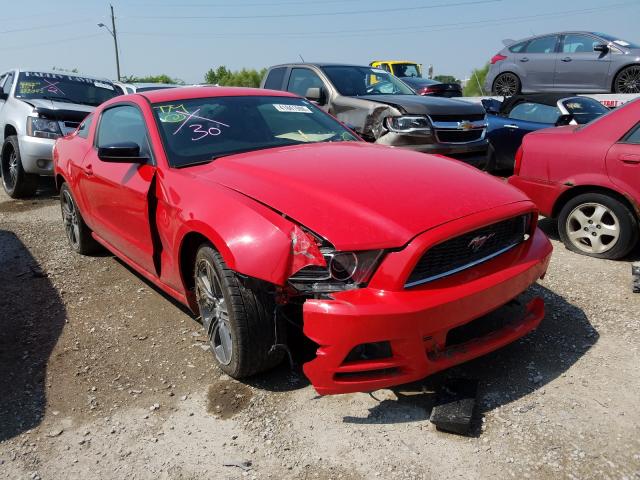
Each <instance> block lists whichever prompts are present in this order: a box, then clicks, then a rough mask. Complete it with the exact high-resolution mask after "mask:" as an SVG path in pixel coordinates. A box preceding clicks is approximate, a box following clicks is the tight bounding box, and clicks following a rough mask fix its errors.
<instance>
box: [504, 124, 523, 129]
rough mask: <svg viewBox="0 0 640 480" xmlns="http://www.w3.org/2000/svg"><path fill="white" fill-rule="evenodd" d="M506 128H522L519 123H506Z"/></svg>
mask: <svg viewBox="0 0 640 480" xmlns="http://www.w3.org/2000/svg"><path fill="white" fill-rule="evenodd" d="M504 128H520V127H519V126H518V125H513V124H512V123H510V124H508V125H505V126H504Z"/></svg>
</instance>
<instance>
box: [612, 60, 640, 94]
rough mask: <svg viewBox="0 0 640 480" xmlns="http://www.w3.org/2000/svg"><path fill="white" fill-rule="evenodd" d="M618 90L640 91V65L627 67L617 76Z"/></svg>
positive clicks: (626, 91)
mask: <svg viewBox="0 0 640 480" xmlns="http://www.w3.org/2000/svg"><path fill="white" fill-rule="evenodd" d="M615 91H616V92H619V93H640V66H633V67H627V68H625V69H624V70H623V71H622V72H620V74H619V75H618V77H617V78H616V88H615Z"/></svg>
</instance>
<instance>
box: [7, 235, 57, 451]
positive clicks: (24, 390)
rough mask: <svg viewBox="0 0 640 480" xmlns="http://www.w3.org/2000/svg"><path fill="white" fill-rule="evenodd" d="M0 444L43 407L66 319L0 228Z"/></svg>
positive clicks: (47, 285)
mask: <svg viewBox="0 0 640 480" xmlns="http://www.w3.org/2000/svg"><path fill="white" fill-rule="evenodd" d="M0 285H2V295H0V319H2V320H0V442H2V441H4V440H8V439H10V438H12V437H15V436H16V435H20V434H21V433H23V432H25V431H27V430H30V429H32V428H34V427H36V426H37V425H39V424H40V422H41V421H42V419H43V417H44V414H45V408H46V372H47V362H48V361H49V356H50V355H51V352H52V350H53V348H54V346H55V345H56V342H57V341H58V338H59V337H60V335H61V333H62V329H63V327H64V324H65V321H66V318H67V315H66V309H65V307H64V304H63V302H62V299H61V298H60V296H59V294H58V292H57V290H56V289H55V287H54V286H53V285H52V283H51V281H50V280H49V279H48V278H47V274H46V272H43V271H42V270H41V268H40V266H39V265H38V262H37V260H36V259H35V258H33V256H32V255H31V254H30V253H29V251H28V250H27V248H26V247H25V246H24V245H23V244H22V242H21V241H20V240H19V239H18V237H16V235H15V234H14V233H13V232H9V231H6V230H0Z"/></svg>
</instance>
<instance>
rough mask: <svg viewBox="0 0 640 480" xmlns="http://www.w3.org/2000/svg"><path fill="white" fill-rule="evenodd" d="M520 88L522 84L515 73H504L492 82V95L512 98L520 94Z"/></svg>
mask: <svg viewBox="0 0 640 480" xmlns="http://www.w3.org/2000/svg"><path fill="white" fill-rule="evenodd" d="M521 88H522V84H521V83H520V79H519V78H518V76H517V75H516V74H515V73H511V72H505V73H501V74H500V75H498V76H497V77H496V79H495V80H494V81H493V90H492V93H493V94H494V95H501V96H503V97H512V96H513V95H516V94H518V93H520V89H521Z"/></svg>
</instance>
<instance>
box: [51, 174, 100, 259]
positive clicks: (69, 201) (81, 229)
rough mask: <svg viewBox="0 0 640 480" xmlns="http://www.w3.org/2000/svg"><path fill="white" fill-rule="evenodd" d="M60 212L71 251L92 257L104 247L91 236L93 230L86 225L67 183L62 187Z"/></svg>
mask: <svg viewBox="0 0 640 480" xmlns="http://www.w3.org/2000/svg"><path fill="white" fill-rule="evenodd" d="M60 210H61V212H62V221H63V223H64V230H65V235H66V237H67V241H68V242H69V246H70V247H71V250H73V251H74V252H76V253H79V254H81V255H91V254H92V253H96V252H98V251H100V250H101V248H102V247H101V245H100V244H99V243H98V242H96V240H95V239H94V238H93V237H92V236H91V229H90V228H89V227H88V226H87V224H86V223H84V219H83V218H82V215H81V214H80V210H79V209H78V206H77V204H76V201H75V199H74V198H73V195H72V193H71V189H70V188H69V186H68V185H67V184H66V183H63V184H62V186H61V187H60Z"/></svg>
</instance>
